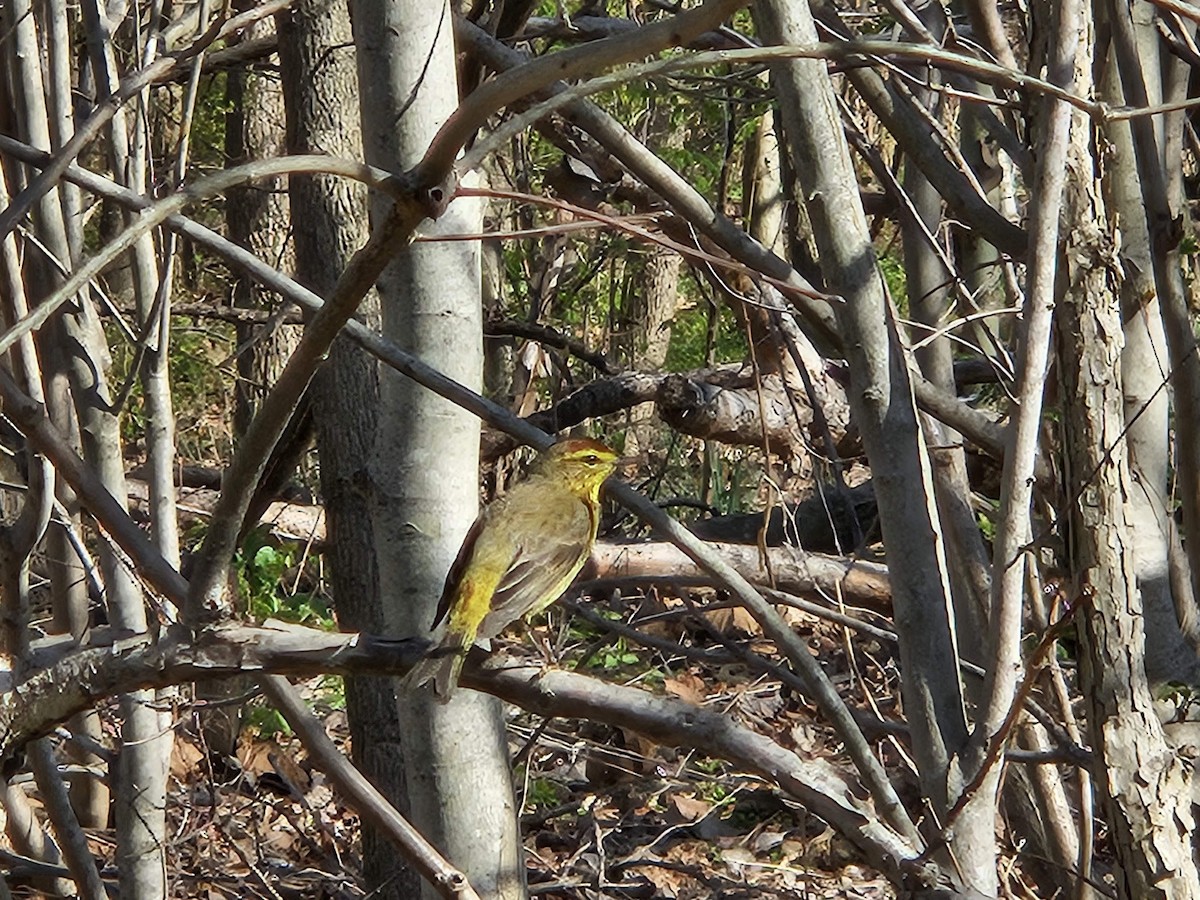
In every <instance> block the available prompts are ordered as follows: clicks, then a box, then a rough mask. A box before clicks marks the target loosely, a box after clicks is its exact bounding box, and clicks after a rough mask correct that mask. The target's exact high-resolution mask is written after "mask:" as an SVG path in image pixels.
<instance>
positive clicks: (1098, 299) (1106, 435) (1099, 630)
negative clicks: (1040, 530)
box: [1056, 128, 1200, 898]
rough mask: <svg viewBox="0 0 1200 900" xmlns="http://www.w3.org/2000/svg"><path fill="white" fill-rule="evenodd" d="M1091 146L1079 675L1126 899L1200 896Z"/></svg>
mask: <svg viewBox="0 0 1200 900" xmlns="http://www.w3.org/2000/svg"><path fill="white" fill-rule="evenodd" d="M1076 130H1077V131H1082V132H1085V133H1086V131H1087V129H1086V128H1084V129H1078V128H1077V129H1076ZM1076 140H1079V138H1076ZM1080 150H1081V152H1080V153H1078V154H1076V155H1075V156H1074V162H1075V163H1076V165H1073V166H1072V185H1071V187H1070V188H1068V194H1069V195H1070V198H1071V199H1070V201H1069V204H1068V205H1069V208H1070V211H1069V212H1068V216H1069V219H1070V228H1069V230H1068V231H1066V233H1067V234H1068V235H1069V237H1068V239H1067V246H1066V260H1065V262H1066V273H1065V275H1066V283H1065V290H1064V292H1063V296H1062V298H1061V299H1060V300H1059V305H1058V310H1057V312H1056V315H1057V317H1058V321H1057V326H1058V333H1059V342H1060V343H1059V351H1060V352H1059V357H1058V364H1059V367H1060V372H1061V377H1062V388H1063V390H1062V397H1063V404H1064V410H1063V412H1064V429H1065V450H1066V455H1067V466H1068V471H1069V475H1068V490H1067V494H1068V496H1070V497H1072V498H1074V501H1075V502H1074V504H1073V508H1072V509H1071V511H1070V520H1071V521H1070V534H1071V536H1072V542H1071V551H1072V559H1071V568H1072V573H1073V577H1074V589H1073V591H1072V596H1071V602H1073V603H1075V604H1078V605H1079V608H1078V612H1077V614H1076V621H1077V622H1078V623H1079V633H1080V649H1081V659H1080V675H1081V680H1082V688H1083V692H1084V695H1085V696H1086V698H1087V714H1088V728H1089V738H1090V741H1091V745H1092V749H1093V752H1094V753H1095V754H1096V759H1097V764H1096V767H1095V772H1096V775H1097V781H1096V789H1097V792H1098V794H1099V795H1100V797H1099V799H1100V802H1101V804H1102V807H1103V810H1104V816H1105V819H1106V820H1107V821H1108V823H1109V828H1110V833H1111V839H1112V845H1113V848H1114V850H1115V852H1116V856H1117V867H1116V869H1115V871H1114V873H1113V874H1114V876H1115V881H1116V888H1117V891H1118V895H1119V896H1121V897H1136V898H1154V897H1164V898H1165V897H1172V898H1179V897H1197V896H1200V884H1198V883H1197V874H1196V867H1195V864H1194V862H1193V860H1192V851H1191V839H1190V835H1191V833H1192V830H1193V827H1194V821H1193V817H1192V810H1191V805H1192V793H1191V775H1190V772H1189V770H1188V768H1187V767H1186V765H1185V764H1184V762H1183V761H1182V760H1181V759H1179V758H1178V757H1177V756H1176V755H1175V754H1174V753H1173V752H1172V750H1171V749H1170V748H1169V747H1168V745H1167V743H1166V741H1165V739H1164V736H1163V730H1162V726H1161V725H1160V723H1159V721H1158V718H1157V716H1156V715H1155V712H1154V708H1153V702H1152V697H1151V693H1150V688H1149V685H1148V682H1147V680H1146V673H1145V665H1144V663H1145V659H1144V657H1145V652H1146V639H1145V631H1144V621H1143V615H1142V599H1141V595H1140V594H1139V592H1138V589H1137V583H1136V578H1135V567H1134V557H1133V532H1132V529H1131V525H1130V520H1129V510H1130V508H1129V498H1130V489H1131V487H1132V482H1131V478H1130V472H1129V466H1128V461H1127V456H1126V453H1125V452H1124V449H1123V444H1122V429H1123V427H1124V415H1123V412H1122V395H1121V381H1120V371H1121V368H1120V354H1121V348H1122V344H1123V337H1122V327H1121V319H1120V311H1119V300H1118V296H1117V292H1116V285H1115V273H1116V272H1117V271H1118V269H1117V268H1116V262H1115V260H1116V257H1115V245H1114V244H1113V241H1112V238H1111V233H1110V231H1109V228H1108V225H1107V223H1106V222H1105V217H1104V209H1103V203H1102V201H1101V200H1100V199H1099V196H1098V194H1097V192H1096V191H1095V189H1094V186H1093V184H1092V181H1091V171H1090V165H1085V164H1084V163H1083V160H1086V159H1087V156H1086V155H1084V152H1083V150H1082V148H1080ZM1114 451H1115V452H1114Z"/></svg>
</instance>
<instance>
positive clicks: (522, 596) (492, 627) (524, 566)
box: [479, 502, 594, 638]
mask: <svg viewBox="0 0 1200 900" xmlns="http://www.w3.org/2000/svg"><path fill="white" fill-rule="evenodd" d="M573 514H574V516H579V517H581V518H583V522H579V523H572V524H573V525H574V526H575V527H565V528H563V529H561V530H557V531H556V530H548V531H546V532H545V533H543V534H542V535H540V536H539V540H538V544H537V546H527V547H522V548H520V550H519V551H518V553H517V556H516V558H515V559H514V560H513V563H512V565H511V566H509V569H508V571H507V572H505V574H504V577H502V578H501V579H500V583H499V585H497V587H496V592H495V594H493V595H492V604H491V610H490V611H489V612H488V615H487V618H486V619H484V621H483V622H482V624H481V625H480V626H479V637H481V638H489V637H494V636H495V635H497V634H499V633H500V632H501V631H503V630H504V628H505V627H506V626H507V625H508V624H509V623H510V622H515V621H516V620H517V619H519V618H521V617H522V616H524V615H527V614H529V613H532V612H537V611H539V610H541V609H543V608H544V607H546V606H549V605H550V604H551V603H553V602H554V601H555V600H557V599H558V598H559V597H561V596H562V594H563V592H564V591H565V590H566V589H567V588H568V587H570V586H571V582H572V581H574V580H575V576H576V575H578V574H579V570H580V569H582V568H583V564H584V563H586V562H587V560H588V556H589V555H590V550H589V547H588V541H587V540H586V533H585V531H584V529H587V528H590V527H591V517H592V516H593V515H594V513H593V511H592V509H591V507H590V506H588V505H587V504H585V503H582V502H581V503H580V504H579V509H578V510H573ZM580 526H582V527H580Z"/></svg>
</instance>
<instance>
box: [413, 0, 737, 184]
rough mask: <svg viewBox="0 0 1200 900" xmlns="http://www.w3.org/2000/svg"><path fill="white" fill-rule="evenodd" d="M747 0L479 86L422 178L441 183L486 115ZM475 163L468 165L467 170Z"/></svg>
mask: <svg viewBox="0 0 1200 900" xmlns="http://www.w3.org/2000/svg"><path fill="white" fill-rule="evenodd" d="M745 5H746V0H708V2H706V3H704V4H703V5H702V6H700V7H698V8H696V9H693V10H690V11H688V12H685V13H681V14H680V15H677V16H671V17H669V18H665V19H663V20H662V21H659V22H655V23H653V24H651V25H647V26H645V27H643V28H639V29H638V30H637V31H635V32H633V33H631V34H623V35H619V36H617V37H611V38H606V39H605V40H602V41H594V42H593V43H590V44H585V45H584V46H581V47H572V48H570V49H567V50H562V51H559V52H558V53H552V54H549V55H548V56H542V57H539V58H538V59H536V60H533V61H531V62H529V63H527V64H526V65H524V66H521V67H519V68H517V69H513V70H511V71H509V72H506V73H505V74H503V75H501V76H500V77H498V78H495V79H493V80H491V81H488V82H485V83H484V84H483V85H481V86H480V87H478V88H476V89H475V90H474V91H472V92H471V94H470V95H469V96H468V97H467V98H466V99H465V100H463V102H462V103H461V104H459V107H458V109H456V110H455V111H454V113H453V114H452V115H451V116H450V118H449V119H447V120H446V123H445V124H444V125H443V126H442V127H441V129H440V130H439V131H438V133H437V134H436V135H435V136H434V138H433V141H432V142H431V143H430V145H429V149H428V150H427V151H426V153H425V158H424V159H423V160H422V161H421V163H420V165H419V166H418V167H417V174H418V178H419V180H420V183H422V184H427V185H436V184H441V183H442V182H444V181H445V180H446V178H447V177H448V176H449V175H450V173H451V172H452V171H453V170H454V168H455V166H456V160H457V157H458V153H459V150H460V149H461V148H462V147H464V146H465V145H466V144H467V142H468V141H470V139H471V137H472V136H473V135H474V134H475V132H476V131H477V130H478V129H479V128H481V127H483V125H484V124H486V122H487V120H488V119H489V118H490V117H491V116H493V115H495V114H496V113H497V112H499V111H500V110H502V109H504V108H505V107H507V106H508V105H509V104H511V103H515V102H516V101H518V100H521V99H523V98H525V97H528V96H531V95H533V94H536V93H537V92H538V91H540V90H542V89H544V88H546V87H547V86H549V85H551V84H553V83H554V82H556V81H559V80H562V79H569V78H577V77H580V76H584V75H591V74H592V73H593V72H596V71H597V70H601V69H607V68H611V67H612V66H617V65H621V64H622V63H627V62H631V61H633V60H639V59H643V58H645V57H647V56H649V55H651V54H653V53H658V52H659V51H661V50H663V49H665V48H666V47H672V46H680V45H683V44H686V43H688V42H689V41H691V40H692V39H693V38H695V37H698V36H699V35H701V34H703V33H704V32H706V31H711V30H712V29H714V28H716V27H717V26H719V25H720V24H721V23H722V22H724V21H725V20H726V19H728V18H729V17H730V16H732V15H733V14H734V13H735V12H737V10H738V9H740V8H741V7H743V6H745ZM470 168H471V166H466V167H464V170H468V169H470Z"/></svg>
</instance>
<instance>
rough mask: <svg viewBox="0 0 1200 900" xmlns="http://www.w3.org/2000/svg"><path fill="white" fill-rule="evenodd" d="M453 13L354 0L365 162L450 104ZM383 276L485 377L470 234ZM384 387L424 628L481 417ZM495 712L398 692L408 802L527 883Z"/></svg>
mask: <svg viewBox="0 0 1200 900" xmlns="http://www.w3.org/2000/svg"><path fill="white" fill-rule="evenodd" d="M451 16H452V13H451V10H450V4H448V3H443V4H438V6H437V7H434V8H431V7H430V6H429V5H428V4H425V3H419V2H416V0H397V2H393V3H389V4H384V3H356V4H355V5H354V7H353V8H352V21H353V23H354V36H355V45H356V47H357V51H358V70H359V84H360V97H361V101H360V102H361V109H362V119H363V140H364V145H365V150H366V158H367V161H368V162H370V163H372V164H374V165H379V166H383V167H385V168H388V169H391V170H395V171H403V170H404V169H406V168H408V167H409V166H411V165H412V164H413V163H414V162H416V161H417V160H418V159H419V158H420V156H421V155H422V154H423V153H424V151H425V148H426V147H427V146H428V143H429V140H430V139H431V138H432V136H433V134H434V132H435V131H436V129H437V127H438V126H439V125H440V124H441V123H442V122H443V121H445V119H446V118H447V116H449V115H450V113H451V112H452V111H453V110H454V109H455V107H456V106H457V103H458V97H457V80H456V75H455V60H454V46H453V38H452V23H451ZM375 211H376V212H377V213H381V212H382V211H383V207H382V206H379V207H377V208H376V210H375ZM481 215H482V209H481V208H480V207H479V206H478V205H477V203H476V202H472V201H467V202H464V201H462V200H458V201H455V202H454V203H452V204H451V205H450V207H449V209H448V210H447V212H446V214H445V215H443V216H442V218H441V219H439V220H438V221H437V222H436V223H434V224H433V225H432V226H429V230H430V231H445V232H468V233H470V232H476V231H479V230H480V226H481ZM378 284H379V289H380V302H381V305H382V309H383V330H384V334H385V335H386V336H387V337H389V338H390V339H391V340H393V341H395V342H396V343H397V344H399V345H400V346H401V347H402V348H404V349H405V350H408V351H409V352H412V353H413V354H415V355H416V356H418V357H419V358H421V359H423V360H424V361H425V362H427V363H429V364H431V365H433V366H435V367H437V368H438V369H440V370H441V371H443V372H445V373H446V374H447V375H449V376H450V377H452V378H454V379H456V380H458V381H459V382H462V383H463V384H466V385H469V386H471V387H473V388H475V389H476V390H478V388H479V386H480V382H481V376H482V341H483V338H482V321H481V308H480V307H481V301H480V261H479V248H478V245H477V244H474V243H468V242H454V243H440V244H438V243H421V244H409V245H408V246H407V247H406V248H405V249H404V250H403V251H402V252H401V253H400V254H399V255H398V257H397V258H396V260H395V261H394V262H393V263H392V265H391V266H389V268H388V269H387V270H386V271H385V273H384V275H383V276H382V277H381V278H380V280H379V282H378ZM380 397H381V405H380V417H379V433H378V436H377V438H376V442H375V451H374V455H373V460H372V464H371V473H372V482H373V484H374V495H373V497H372V513H373V517H374V527H375V543H376V546H377V548H378V551H379V573H380V585H381V589H382V591H383V602H384V609H385V621H386V622H387V627H388V629H389V631H390V632H391V633H393V634H403V635H412V634H422V633H424V632H427V631H428V629H429V627H430V623H431V622H432V621H433V611H434V608H435V607H436V605H437V600H438V597H439V596H440V594H441V588H442V583H443V581H444V579H445V576H446V572H447V570H448V569H449V566H450V563H451V562H452V561H453V560H454V557H455V555H456V554H457V551H458V547H459V544H460V543H461V541H462V540H463V537H464V536H465V535H466V532H467V529H468V528H469V527H470V525H471V522H472V520H473V519H474V517H475V513H476V509H477V505H478V475H479V459H478V453H479V422H478V420H477V419H475V417H474V416H472V415H471V414H470V413H467V412H464V411H463V410H462V409H460V408H458V407H456V406H454V405H453V404H451V403H449V402H447V401H446V400H443V399H441V398H440V397H436V396H434V395H433V394H431V393H429V392H428V391H426V390H425V389H424V388H421V387H419V386H417V385H416V384H415V383H413V382H411V381H408V380H406V379H404V378H401V377H400V376H398V375H397V374H396V373H394V372H391V371H386V372H385V373H384V374H383V376H382V378H381V383H380ZM500 712H501V710H500V705H499V703H498V702H497V701H496V700H494V699H493V698H490V697H485V696H483V695H482V694H476V693H474V692H472V691H469V690H465V689H461V690H459V691H458V692H457V693H456V694H455V695H454V698H453V699H452V700H451V702H450V703H449V704H446V705H444V706H443V705H440V704H438V703H436V702H435V701H434V700H433V698H432V695H430V694H429V693H426V692H422V693H417V694H413V695H409V696H405V697H403V698H402V699H401V703H400V717H401V722H402V734H403V741H404V755H405V760H406V763H407V768H408V808H409V812H410V813H411V816H412V820H413V822H414V824H415V825H416V826H417V827H418V828H420V829H421V830H422V832H423V833H424V834H425V835H426V837H428V838H429V839H430V840H432V841H433V843H435V844H436V845H438V846H439V847H440V848H441V849H442V851H443V852H445V854H446V855H447V857H448V858H449V859H450V860H451V862H453V863H454V864H455V865H457V866H458V867H459V868H461V869H462V870H463V871H464V872H466V874H467V876H468V878H469V879H470V881H471V884H472V885H473V886H474V887H475V889H476V890H478V891H479V892H480V894H482V895H483V896H486V897H496V898H500V897H503V898H520V897H523V896H524V894H525V886H524V881H525V878H524V864H523V862H522V859H521V850H520V845H519V842H518V835H517V827H516V815H515V813H516V810H515V808H514V799H513V791H512V784H511V780H510V778H511V776H510V771H509V762H508V753H507V743H506V740H505V733H504V725H503V721H502V718H501V715H500ZM425 894H426V896H431V892H430V891H429V890H428V889H426V892H425Z"/></svg>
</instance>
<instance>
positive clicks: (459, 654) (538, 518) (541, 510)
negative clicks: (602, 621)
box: [405, 440, 618, 702]
mask: <svg viewBox="0 0 1200 900" xmlns="http://www.w3.org/2000/svg"><path fill="white" fill-rule="evenodd" d="M617 461H618V457H617V454H616V453H614V452H613V451H612V450H610V449H609V448H608V447H606V446H604V445H603V444H601V443H600V442H598V441H592V440H568V441H560V442H559V443H557V444H554V445H553V446H552V447H550V449H548V450H546V451H545V452H544V453H543V454H542V455H541V456H539V457H538V458H537V459H536V460H535V461H534V463H533V465H532V466H531V467H530V470H529V474H528V476H526V478H525V479H524V480H523V481H521V482H519V483H518V484H516V485H515V486H514V487H513V488H512V489H511V490H509V492H508V493H507V494H505V495H504V496H503V497H501V498H500V499H498V500H496V501H495V502H494V503H492V504H490V505H489V506H487V507H486V508H485V509H484V510H483V512H482V513H480V514H479V518H477V519H476V520H475V524H474V525H472V526H471V530H470V531H469V532H467V537H466V539H465V540H464V541H463V545H462V549H461V550H459V551H458V558H457V559H455V560H454V565H452V566H451V567H450V573H449V574H448V575H447V576H446V586H445V587H444V588H443V589H442V599H441V602H440V603H438V609H437V616H436V617H435V618H434V620H433V627H434V628H436V627H437V626H438V625H439V624H440V623H441V622H442V620H443V619H446V620H447V623H446V632H445V634H444V635H443V636H442V639H441V641H440V642H439V643H438V645H437V647H435V648H434V649H433V650H431V651H430V653H429V655H428V656H426V658H425V659H423V660H422V661H421V662H419V663H418V664H417V665H416V666H415V667H413V670H412V671H411V672H410V673H409V674H408V677H407V678H406V680H405V683H406V685H407V686H408V687H414V688H415V687H419V686H421V685H423V684H426V683H427V682H430V681H432V682H433V684H434V692H435V693H436V694H437V697H438V699H439V700H442V701H443V702H444V701H446V700H448V699H449V698H450V694H451V693H452V692H453V691H454V688H455V687H456V686H457V685H458V676H459V673H460V672H461V671H462V665H463V660H464V659H466V656H467V652H468V651H469V650H470V649H471V645H472V644H474V643H475V641H477V640H483V639H487V638H492V637H495V636H496V635H497V634H499V633H500V632H501V631H503V630H504V628H505V627H507V626H508V625H509V624H510V623H512V622H515V621H516V620H517V619H519V618H521V617H522V616H526V617H528V616H532V615H535V614H536V613H539V612H541V611H542V610H544V609H545V608H546V607H547V606H549V605H550V604H551V603H553V602H554V601H555V600H557V599H558V598H559V597H561V596H562V595H563V592H564V591H566V589H567V588H568V587H570V585H571V582H572V581H574V579H575V576H576V575H578V574H579V570H580V569H582V568H583V564H584V563H586V562H587V560H588V558H589V557H590V556H591V553H592V545H593V544H595V542H596V528H597V526H598V525H599V523H600V486H601V485H602V484H603V483H604V480H605V479H606V478H608V476H609V475H611V474H612V473H613V471H614V470H615V469H616V466H617Z"/></svg>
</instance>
